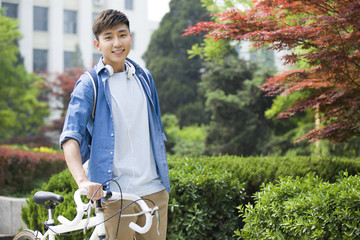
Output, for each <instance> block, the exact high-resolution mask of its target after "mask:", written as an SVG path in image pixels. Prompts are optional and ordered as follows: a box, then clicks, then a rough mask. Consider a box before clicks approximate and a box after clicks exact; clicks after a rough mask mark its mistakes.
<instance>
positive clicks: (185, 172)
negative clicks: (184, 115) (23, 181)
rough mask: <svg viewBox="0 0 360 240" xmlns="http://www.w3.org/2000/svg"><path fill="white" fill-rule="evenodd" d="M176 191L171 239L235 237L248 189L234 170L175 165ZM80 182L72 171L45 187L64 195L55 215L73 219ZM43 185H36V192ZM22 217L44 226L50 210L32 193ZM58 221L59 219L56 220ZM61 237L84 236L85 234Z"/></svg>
mask: <svg viewBox="0 0 360 240" xmlns="http://www.w3.org/2000/svg"><path fill="white" fill-rule="evenodd" d="M170 178H171V181H172V191H171V193H170V202H169V221H168V239H232V236H233V235H234V229H236V228H237V227H238V225H239V224H240V220H239V219H238V217H237V215H238V213H237V209H236V207H237V206H238V205H239V204H241V203H242V202H243V199H244V190H243V186H242V185H241V184H240V182H239V181H238V180H237V179H236V178H233V177H232V175H231V174H229V173H227V172H225V171H223V170H221V171H218V170H215V169H211V168H208V167H206V166H200V165H198V164H192V163H189V164H185V165H184V166H182V167H181V168H176V169H171V170H170ZM76 189H77V185H76V183H75V181H74V180H73V178H72V176H71V174H70V171H68V170H65V171H63V172H61V173H60V174H56V175H54V176H53V177H52V178H51V179H50V181H49V183H47V184H44V185H43V187H42V188H41V190H43V191H51V192H55V193H58V194H61V195H63V196H64V202H63V203H61V204H60V205H58V206H57V207H56V210H55V216H56V218H57V216H58V215H63V216H65V217H67V218H68V219H73V218H74V217H75V215H76V210H75V208H76V207H75V204H74V202H73V194H74V191H75V190H76ZM38 190H40V189H35V190H34V191H33V192H32V195H33V194H34V193H35V192H36V191H38ZM21 217H22V219H23V221H24V223H25V224H26V226H27V227H29V228H30V229H40V228H39V226H41V223H42V222H43V221H44V220H45V219H46V218H47V212H46V210H45V209H44V208H43V207H42V206H39V205H36V204H35V203H34V202H33V198H32V197H30V198H29V199H28V200H27V206H26V207H23V208H22V213H21ZM56 223H58V222H57V220H56ZM61 239H83V234H81V233H79V234H78V235H74V236H62V238H61Z"/></svg>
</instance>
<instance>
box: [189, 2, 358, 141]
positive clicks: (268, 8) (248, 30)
mask: <svg viewBox="0 0 360 240" xmlns="http://www.w3.org/2000/svg"><path fill="white" fill-rule="evenodd" d="M215 17H216V18H217V21H210V22H200V23H197V24H196V25H194V26H192V27H189V28H188V29H186V30H185V33H184V35H189V34H195V35H196V34H198V33H200V32H207V35H206V36H207V37H210V38H214V39H231V40H238V41H241V40H244V39H247V40H250V41H251V42H253V44H254V46H255V47H261V46H269V48H270V49H272V50H277V51H282V50H287V51H289V52H290V53H288V54H287V55H285V56H284V57H283V60H284V63H285V64H295V63H297V62H300V61H301V62H306V63H307V66H308V68H306V69H298V70H293V71H285V72H282V73H279V74H278V75H277V76H275V77H272V78H270V79H267V82H266V83H265V84H264V85H262V86H261V87H260V88H261V89H262V90H263V91H266V92H267V94H268V95H272V96H274V95H277V94H283V95H286V94H291V93H293V92H295V91H303V92H305V93H306V94H304V97H303V98H302V99H299V100H298V101H297V102H295V103H294V104H293V105H292V106H291V107H290V108H289V109H287V110H285V111H284V112H282V113H281V114H280V115H279V117H289V116H292V115H294V114H295V113H296V112H298V111H304V110H305V109H309V108H310V109H314V112H316V113H319V115H320V116H321V127H317V128H315V129H313V130H311V131H309V132H308V133H307V134H306V135H305V136H303V137H302V138H301V139H300V140H304V139H308V140H309V141H315V140H319V139H329V140H332V141H334V142H341V141H344V140H346V139H349V138H351V137H353V136H357V135H359V130H360V121H359V120H360V52H359V48H360V0H297V1H296V0H295V1H294V0H255V1H253V8H252V9H249V10H240V9H232V10H229V11H225V12H222V13H219V14H216V15H215ZM295 49H297V50H299V49H301V51H292V50H295ZM299 52H301V53H299Z"/></svg>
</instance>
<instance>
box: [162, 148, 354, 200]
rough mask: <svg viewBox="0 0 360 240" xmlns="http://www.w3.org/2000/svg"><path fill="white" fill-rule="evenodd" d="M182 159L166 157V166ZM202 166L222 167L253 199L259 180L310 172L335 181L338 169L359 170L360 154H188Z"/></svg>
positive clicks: (178, 164) (180, 161)
mask: <svg viewBox="0 0 360 240" xmlns="http://www.w3.org/2000/svg"><path fill="white" fill-rule="evenodd" d="M185 161H186V160H185V159H184V158H183V157H182V158H181V157H170V158H169V166H170V168H174V167H181V166H182V165H184V162H185ZM189 161H190V162H197V163H198V164H200V165H202V166H209V167H211V168H214V169H223V170H226V171H228V172H230V173H232V175H233V176H234V177H235V178H237V179H238V180H239V181H240V182H242V183H245V191H246V195H247V199H246V201H251V202H252V201H253V198H252V195H253V194H254V193H255V192H257V191H259V190H260V186H261V184H263V183H269V182H274V181H276V180H279V179H280V178H281V177H284V176H293V177H296V176H300V177H303V176H306V174H308V173H313V174H315V175H317V176H319V177H321V178H322V179H324V180H325V181H329V182H335V181H336V176H337V175H338V173H339V172H340V171H347V172H348V174H349V175H355V174H357V173H360V158H356V159H349V158H341V157H313V156H297V157H272V156H269V157H262V156H259V157H238V156H229V155H224V156H219V157H215V156H213V157H199V158H189Z"/></svg>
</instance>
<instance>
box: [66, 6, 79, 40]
mask: <svg viewBox="0 0 360 240" xmlns="http://www.w3.org/2000/svg"><path fill="white" fill-rule="evenodd" d="M76 26H77V12H76V11H72V10H64V33H68V34H76V32H77V29H76V28H77V27H76Z"/></svg>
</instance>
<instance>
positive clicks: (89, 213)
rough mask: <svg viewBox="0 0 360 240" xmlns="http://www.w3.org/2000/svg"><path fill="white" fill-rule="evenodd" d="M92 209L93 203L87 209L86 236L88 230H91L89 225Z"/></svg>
mask: <svg viewBox="0 0 360 240" xmlns="http://www.w3.org/2000/svg"><path fill="white" fill-rule="evenodd" d="M91 208H92V204H91V202H89V203H88V208H87V209H86V213H87V219H86V223H85V225H84V230H83V231H84V234H86V230H87V229H89V228H88V225H89V222H90V215H91Z"/></svg>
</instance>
